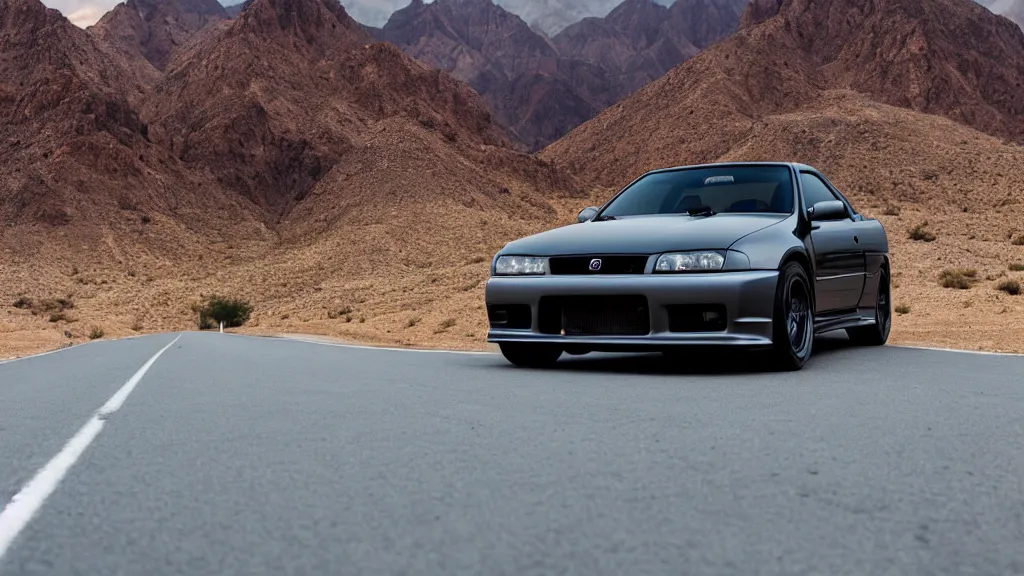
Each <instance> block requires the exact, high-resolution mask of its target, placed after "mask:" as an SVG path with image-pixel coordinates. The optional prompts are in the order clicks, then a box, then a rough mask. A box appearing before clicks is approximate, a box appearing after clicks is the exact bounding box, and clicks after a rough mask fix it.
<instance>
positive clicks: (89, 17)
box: [43, 0, 409, 28]
mask: <svg viewBox="0 0 1024 576" xmlns="http://www.w3.org/2000/svg"><path fill="white" fill-rule="evenodd" d="M120 1H121V0H43V4H46V5H47V6H49V7H50V8H56V9H57V10H60V12H61V13H62V14H64V16H65V17H66V18H67V19H68V20H71V22H73V23H74V24H75V25H77V26H81V27H83V28H84V27H86V26H91V25H92V24H95V23H96V21H97V20H99V19H100V17H101V16H103V15H104V14H106V13H107V11H109V10H110V9H111V8H113V7H114V6H116V5H117V4H119V3H120ZM236 1H237V2H241V0H221V4H224V5H228V4H233V3H235V2H236ZM341 3H342V4H343V5H344V6H345V9H346V10H348V12H349V14H351V15H352V17H353V18H355V19H356V20H358V21H359V22H362V23H363V24H370V25H372V26H382V25H383V24H384V22H386V21H387V19H388V16H390V15H391V13H392V12H394V11H395V10H398V9H399V8H403V7H405V6H407V5H408V4H409V0H342V2H341Z"/></svg>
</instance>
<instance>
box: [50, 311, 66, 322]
mask: <svg viewBox="0 0 1024 576" xmlns="http://www.w3.org/2000/svg"><path fill="white" fill-rule="evenodd" d="M67 319H68V315H67V314H65V313H63V312H54V313H53V314H50V322H60V321H61V320H67Z"/></svg>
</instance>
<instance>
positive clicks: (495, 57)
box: [383, 0, 615, 149]
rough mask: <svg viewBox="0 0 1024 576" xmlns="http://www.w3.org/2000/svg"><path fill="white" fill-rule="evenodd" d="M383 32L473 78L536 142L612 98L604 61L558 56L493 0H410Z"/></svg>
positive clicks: (509, 121)
mask: <svg viewBox="0 0 1024 576" xmlns="http://www.w3.org/2000/svg"><path fill="white" fill-rule="evenodd" d="M383 39H384V40H386V41H388V42H391V43H393V44H395V45H397V46H399V47H401V48H402V49H403V50H405V51H406V52H407V53H409V54H410V55H412V56H413V57H415V58H417V59H418V60H420V61H422V62H424V63H426V64H428V65H430V66H432V67H435V68H438V69H441V70H445V71H447V72H449V73H451V74H452V75H453V76H455V77H456V78H459V79H461V80H464V81H466V82H468V83H469V84H470V85H471V86H473V88H474V89H476V91H477V92H479V93H480V94H481V95H482V96H483V97H484V98H485V99H486V100H487V102H488V103H489V104H490V106H491V108H492V109H493V110H494V112H495V116H496V118H497V119H498V121H499V122H501V123H502V124H504V125H505V126H508V127H509V128H510V129H511V130H512V132H513V133H514V134H515V136H516V137H517V139H518V140H519V141H521V142H523V143H525V144H526V145H527V146H528V147H529V148H532V149H536V148H537V147H539V146H542V145H544V144H546V143H548V142H551V141H553V140H555V139H556V138H558V137H559V136H561V135H562V134H564V133H565V132H567V131H568V130H569V129H570V128H572V127H573V126H576V125H578V124H579V123H581V122H583V121H584V120H587V119H589V118H591V117H592V116H593V115H594V114H595V113H596V112H597V111H599V110H600V109H602V108H603V107H604V106H607V105H609V104H611V102H613V101H614V99H615V96H614V95H612V94H610V91H609V88H610V87H611V84H610V82H609V80H608V79H607V78H606V77H605V74H604V71H603V70H602V69H601V68H600V67H598V66H596V65H592V64H587V63H585V62H579V61H573V60H569V59H563V58H561V57H560V56H559V54H558V52H557V50H556V49H555V47H554V46H553V45H552V44H551V43H550V42H549V41H548V40H547V39H545V38H543V37H541V36H540V35H539V34H537V33H536V32H534V31H533V30H531V29H530V27H529V26H527V24H526V23H525V22H524V21H523V20H522V19H521V18H519V17H518V16H515V15H513V14H511V13H509V12H507V11H505V10H504V9H503V8H501V7H499V6H497V5H495V4H494V3H493V2H491V0H436V1H435V2H431V3H429V4H427V3H424V2H422V1H421V0H413V2H412V3H411V4H410V5H409V6H408V7H406V8H404V9H402V10H399V11H397V12H395V14H394V15H392V17H391V19H390V20H388V23H387V24H386V25H385V26H384V29H383Z"/></svg>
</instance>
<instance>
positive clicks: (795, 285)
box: [771, 262, 814, 371]
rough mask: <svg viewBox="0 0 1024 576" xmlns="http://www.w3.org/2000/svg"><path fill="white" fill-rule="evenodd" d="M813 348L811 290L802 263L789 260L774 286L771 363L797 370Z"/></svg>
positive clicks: (785, 368) (777, 366) (776, 366)
mask: <svg viewBox="0 0 1024 576" xmlns="http://www.w3.org/2000/svg"><path fill="white" fill-rule="evenodd" d="M813 348H814V291H813V289H812V288H811V282H810V280H808V277H807V272H806V271H805V270H804V268H803V266H801V265H800V264H798V263H796V262H789V263H787V264H786V265H785V266H783V267H782V270H780V271H779V283H778V285H777V287H776V288H775V311H774V315H773V317H772V351H771V363H772V365H773V366H774V367H775V368H777V369H779V370H785V371H795V370H800V369H801V368H803V367H804V364H806V363H807V360H808V359H809V358H810V357H811V351H812V349H813Z"/></svg>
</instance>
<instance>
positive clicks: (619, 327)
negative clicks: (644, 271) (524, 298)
mask: <svg viewBox="0 0 1024 576" xmlns="http://www.w3.org/2000/svg"><path fill="white" fill-rule="evenodd" d="M538 315H539V317H540V325H539V328H540V331H541V332H542V333H544V334H562V335H565V336H643V335H646V334H650V332H651V314H650V310H649V308H648V306H647V298H645V297H643V296H557V297H556V296H545V297H544V298H541V299H540V306H539V309H538ZM563 331H564V332H563Z"/></svg>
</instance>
